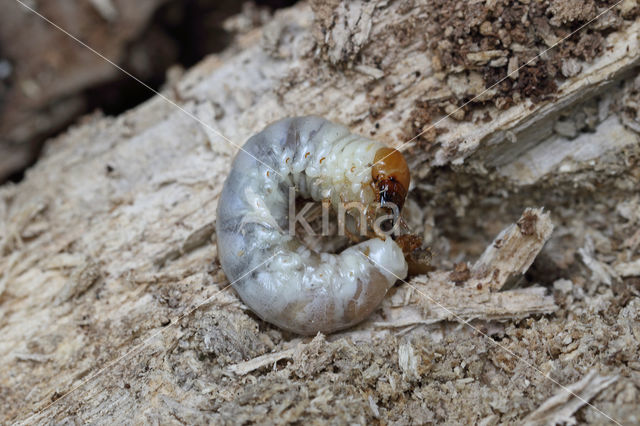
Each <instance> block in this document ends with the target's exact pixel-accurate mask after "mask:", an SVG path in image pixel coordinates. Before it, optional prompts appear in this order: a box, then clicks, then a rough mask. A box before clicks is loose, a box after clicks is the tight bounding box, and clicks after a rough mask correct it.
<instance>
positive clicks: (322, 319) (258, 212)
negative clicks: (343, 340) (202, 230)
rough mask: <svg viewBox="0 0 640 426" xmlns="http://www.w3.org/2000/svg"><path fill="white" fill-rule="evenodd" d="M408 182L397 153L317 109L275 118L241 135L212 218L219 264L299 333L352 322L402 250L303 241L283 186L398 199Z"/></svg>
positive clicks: (374, 242) (373, 243)
mask: <svg viewBox="0 0 640 426" xmlns="http://www.w3.org/2000/svg"><path fill="white" fill-rule="evenodd" d="M376 161H378V163H376ZM372 165H373V167H371V166H372ZM369 169H370V170H369ZM267 172H268V173H267ZM408 186H409V172H408V169H407V167H406V163H405V162H404V158H402V155H401V154H400V153H399V152H397V151H395V150H391V149H390V148H387V147H385V146H384V145H383V144H381V143H380V142H376V141H373V140H371V139H367V138H365V137H363V136H359V135H354V134H352V133H350V132H349V131H348V129H347V128H346V127H344V126H341V125H338V124H334V123H332V122H330V121H327V120H325V119H323V118H320V117H295V118H286V119H283V120H280V121H278V122H275V123H273V124H271V125H269V126H267V127H266V128H265V129H264V130H263V131H262V132H260V133H258V134H256V135H254V136H253V137H251V138H250V139H249V140H248V141H247V143H246V144H245V145H244V147H243V150H242V151H240V152H239V153H238V155H237V156H236V158H235V160H234V162H233V165H232V167H231V171H230V173H229V176H228V177H227V180H226V181H225V184H224V187H223V191H222V194H221V197H220V200H219V204H218V215H217V220H216V229H217V240H218V253H219V257H220V263H221V265H222V268H223V270H224V272H225V274H226V275H227V277H228V278H229V280H230V281H232V282H234V288H235V289H236V291H237V292H238V294H239V295H240V297H241V298H242V300H243V302H244V303H245V304H247V305H248V306H249V307H250V308H251V309H252V310H253V311H254V312H255V313H256V314H257V315H258V316H260V317H261V318H262V319H264V320H265V321H268V322H270V323H272V324H275V325H277V326H278V327H281V328H283V329H286V330H290V331H293V332H296V333H299V334H315V333H317V332H319V331H320V332H324V333H330V332H333V331H336V330H340V329H344V328H347V327H350V326H352V325H354V324H356V323H358V322H360V321H362V320H363V319H365V318H366V317H367V316H368V315H369V314H370V313H371V312H372V311H373V310H374V309H375V308H376V307H377V306H378V305H379V304H380V302H381V301H382V299H383V298H384V296H385V294H386V292H387V290H388V289H389V288H390V287H391V286H392V285H393V283H394V282H395V281H396V279H397V278H398V277H400V278H404V277H405V276H406V273H407V263H406V261H405V259H404V257H403V253H402V250H401V249H400V247H399V246H398V245H397V244H396V243H395V242H394V241H393V239H392V238H389V237H387V238H384V239H382V238H375V237H374V238H370V239H368V240H366V241H363V242H360V243H359V244H356V245H353V246H351V247H349V248H347V249H346V250H343V251H342V252H340V253H339V254H334V253H330V252H322V251H317V250H314V249H312V248H310V247H307V245H305V244H304V243H303V242H302V241H301V240H300V239H299V238H298V237H296V235H295V234H293V233H291V232H289V231H290V226H289V225H290V221H289V213H290V205H289V194H290V192H289V191H290V188H295V190H296V193H297V195H298V196H299V197H302V198H306V199H312V200H315V201H325V202H326V201H327V200H328V201H329V202H330V203H331V205H332V206H333V207H335V206H336V205H338V204H339V203H352V202H358V203H361V204H363V205H367V204H372V203H373V204H375V203H378V204H382V205H383V204H385V203H391V202H393V203H395V204H396V205H398V207H401V206H402V203H403V202H404V197H405V196H406V193H407V189H408ZM249 271H251V272H249ZM247 272H249V273H247Z"/></svg>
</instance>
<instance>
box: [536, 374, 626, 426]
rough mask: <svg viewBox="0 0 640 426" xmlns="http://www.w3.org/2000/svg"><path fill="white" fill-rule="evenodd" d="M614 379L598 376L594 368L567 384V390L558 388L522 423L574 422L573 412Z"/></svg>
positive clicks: (616, 377)
mask: <svg viewBox="0 0 640 426" xmlns="http://www.w3.org/2000/svg"><path fill="white" fill-rule="evenodd" d="M616 380H618V376H599V375H598V374H597V372H596V371H595V370H592V371H591V372H589V373H588V374H587V375H586V376H585V377H584V378H583V379H582V380H580V381H579V382H576V383H574V384H572V385H570V386H567V389H568V391H567V389H559V390H558V392H557V393H556V394H555V395H554V396H552V397H551V398H549V399H548V400H546V401H545V402H544V403H543V404H542V405H541V406H540V407H538V409H537V410H535V411H534V412H532V413H531V414H529V415H528V416H527V417H526V418H525V419H524V424H525V425H527V426H535V425H556V424H575V423H576V420H575V419H574V418H573V414H574V413H575V412H576V411H578V409H580V407H582V406H583V405H585V404H586V403H588V402H589V400H591V399H592V398H593V397H594V396H596V395H597V394H598V393H600V391H602V390H603V389H605V388H607V387H609V386H610V385H612V384H613V383H615V381H616ZM576 395H577V396H578V397H579V398H577V397H576Z"/></svg>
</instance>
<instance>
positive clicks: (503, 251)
mask: <svg viewBox="0 0 640 426" xmlns="http://www.w3.org/2000/svg"><path fill="white" fill-rule="evenodd" d="M552 231H553V224H552V223H551V219H550V217H549V213H548V212H543V209H541V208H540V209H527V210H525V211H524V213H523V214H522V217H521V218H520V219H519V220H518V221H517V222H516V223H514V224H512V225H510V226H509V227H507V228H506V229H505V230H503V231H502V232H501V233H500V234H499V235H498V236H497V237H496V238H495V240H494V241H493V242H492V243H491V244H490V245H489V246H488V247H487V248H486V250H485V251H484V253H483V254H482V256H480V258H479V259H478V260H477V261H476V263H475V264H474V265H473V266H472V267H471V268H469V267H468V266H467V265H466V264H458V265H456V268H455V269H454V270H453V271H435V272H432V273H431V274H429V275H428V276H425V275H422V276H418V277H416V278H414V279H413V280H411V281H410V282H409V283H407V284H406V285H403V286H401V287H400V288H398V290H397V291H396V293H395V294H394V295H393V296H392V297H391V298H388V299H387V301H386V302H385V303H384V305H383V310H384V312H383V315H384V316H385V317H386V320H385V321H377V322H376V323H375V325H376V326H378V327H384V328H398V327H407V326H414V325H416V324H421V323H422V324H431V323H434V322H438V321H443V320H450V321H468V320H471V319H483V320H504V319H508V318H523V317H527V316H529V315H532V314H544V313H550V312H554V311H555V310H556V309H557V306H556V304H555V302H554V300H553V297H552V296H550V295H547V291H546V289H545V288H543V287H540V286H533V287H527V288H517V289H513V290H507V291H500V290H504V289H505V287H506V286H508V285H509V284H510V283H512V282H514V281H516V280H517V279H518V278H520V277H521V276H522V275H523V274H524V273H525V272H526V271H527V269H529V267H530V266H531V264H532V263H533V261H534V259H535V257H536V256H537V255H538V253H539V252H540V250H542V247H543V246H544V244H545V242H546V241H547V240H548V239H549V237H550V236H551V233H552Z"/></svg>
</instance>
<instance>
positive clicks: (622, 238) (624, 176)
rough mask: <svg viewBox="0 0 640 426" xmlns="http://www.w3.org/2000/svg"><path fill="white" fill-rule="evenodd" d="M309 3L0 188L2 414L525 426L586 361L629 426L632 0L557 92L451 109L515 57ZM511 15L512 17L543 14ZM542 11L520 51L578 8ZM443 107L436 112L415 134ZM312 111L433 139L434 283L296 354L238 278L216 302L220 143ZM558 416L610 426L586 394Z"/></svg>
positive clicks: (414, 16)
mask: <svg viewBox="0 0 640 426" xmlns="http://www.w3.org/2000/svg"><path fill="white" fill-rule="evenodd" d="M567 1H568V0H567ZM563 2H564V1H563V0H555V1H553V2H551V3H553V4H556V3H563ZM321 3H322V2H313V3H312V5H313V6H314V7H313V9H312V8H311V7H310V5H309V4H306V3H304V2H303V3H300V4H298V5H296V6H295V7H292V8H290V9H286V10H283V11H281V12H278V13H277V14H276V15H275V16H274V17H273V19H272V20H271V21H270V22H269V23H268V24H267V25H265V26H264V27H251V26H248V27H243V28H244V29H243V30H242V32H241V33H240V34H238V35H237V39H236V41H235V43H234V45H233V46H231V47H230V48H229V49H228V50H226V51H225V52H223V53H221V54H219V55H212V56H210V57H208V58H206V59H205V60H204V61H202V62H201V63H200V64H198V65H196V66H195V67H193V68H192V69H190V70H189V71H187V72H186V74H185V75H183V76H180V77H177V78H176V79H174V80H172V81H170V82H168V84H167V86H166V88H165V90H164V92H163V95H165V96H167V97H168V98H169V99H171V100H172V101H174V102H176V105H178V106H179V107H180V108H182V109H179V108H176V107H175V105H172V104H170V103H167V102H166V100H165V99H163V98H161V97H155V98H153V99H152V100H150V101H148V102H146V103H144V104H142V105H140V106H139V107H137V108H135V109H133V110H131V111H129V112H127V113H125V114H123V115H121V116H119V117H102V116H100V115H99V114H95V115H92V116H88V117H86V118H85V119H83V120H82V122H80V123H78V124H76V125H75V126H73V127H72V128H71V129H69V131H68V132H67V133H65V134H63V135H61V136H59V137H58V138H56V139H55V140H51V141H50V142H49V144H48V146H47V150H46V153H45V156H44V158H43V159H42V160H41V161H40V162H39V163H38V164H37V165H36V166H35V167H34V168H33V169H31V170H29V172H28V173H27V176H26V178H25V180H24V181H23V182H21V183H20V184H19V185H5V186H3V187H2V188H0V229H1V230H2V232H1V234H0V333H1V334H2V339H0V371H2V372H3V373H2V374H1V375H0V395H1V396H2V397H1V398H0V412H1V413H2V415H3V417H4V420H6V421H8V422H13V421H22V422H24V423H45V422H50V421H53V422H60V423H64V422H80V423H85V422H92V421H95V422H100V421H103V422H110V423H120V422H130V423H205V422H208V423H249V422H261V423H271V422H280V423H285V422H299V423H307V422H311V421H312V420H314V419H321V420H329V419H332V420H333V419H335V421H336V422H339V423H360V424H364V423H371V422H374V421H376V420H380V421H382V420H384V421H385V422H388V423H400V424H405V423H417V424H424V423H428V422H451V423H480V422H483V423H484V424H494V423H499V422H502V423H517V422H520V421H522V420H523V419H524V418H525V417H526V416H527V415H529V414H531V413H532V412H534V410H536V408H538V407H539V406H540V404H541V403H542V402H543V401H544V400H546V399H548V398H549V397H551V396H552V392H553V389H554V387H553V386H551V385H550V382H549V381H548V379H547V378H546V377H545V374H549V375H551V376H553V377H554V380H557V381H558V382H559V383H562V384H569V383H576V382H580V380H582V378H583V377H584V376H585V375H587V373H588V372H589V371H592V370H597V371H599V372H600V373H599V374H602V375H603V376H618V377H619V379H618V380H617V381H616V382H615V383H613V384H611V385H609V386H608V387H607V388H606V389H604V390H602V391H601V392H600V393H599V395H598V397H597V399H596V400H592V402H593V403H594V404H596V405H597V406H598V408H599V409H602V410H603V411H605V412H607V413H608V414H611V415H612V416H613V417H614V418H615V419H616V420H618V421H620V422H622V423H625V422H626V423H632V422H633V419H634V418H635V417H634V416H637V400H638V395H640V391H639V389H640V363H638V361H637V353H638V342H639V341H640V299H639V298H638V291H639V290H638V276H637V272H636V271H637V268H635V266H634V265H636V263H637V260H638V257H639V256H640V255H639V254H638V251H637V250H638V247H639V246H640V234H639V233H638V231H637V230H638V227H639V226H640V217H639V216H638V214H637V212H638V211H640V208H639V206H640V205H639V200H638V198H637V188H638V183H639V182H640V175H639V174H638V172H637V170H638V158H640V157H639V153H640V143H639V139H638V133H637V129H636V128H635V127H634V126H635V125H636V124H634V123H637V122H638V121H637V120H638V118H637V117H638V116H637V115H636V114H637V113H636V112H637V109H635V108H636V105H637V104H638V96H639V93H640V80H639V79H638V78H637V77H636V75H635V74H634V72H635V71H636V70H637V68H635V67H637V66H638V64H639V61H640V44H639V39H638V37H639V35H638V28H639V27H638V25H639V23H638V21H637V19H636V15H635V13H636V12H634V10H635V9H634V8H635V7H637V2H634V1H628V0H625V1H624V2H623V3H624V5H620V6H619V8H618V9H616V10H615V12H616V13H614V14H613V15H611V17H610V19H609V20H607V21H602V22H601V21H598V25H602V26H603V27H602V28H603V29H602V30H597V29H594V30H593V31H594V32H597V33H598V36H599V37H601V38H598V40H600V42H601V43H602V44H601V47H602V49H596V51H595V53H594V56H593V57H591V56H584V57H581V56H579V55H575V54H571V55H570V56H569V57H567V58H564V59H562V58H561V62H560V63H561V64H563V67H562V70H560V72H561V73H564V74H566V75H564V74H563V75H564V77H563V78H560V74H558V79H557V80H558V81H557V87H556V88H557V90H555V91H554V89H553V87H554V85H553V84H548V86H547V88H546V89H545V90H546V92H544V93H542V94H539V96H537V97H536V99H535V101H534V100H533V99H531V98H529V97H527V96H523V95H518V96H516V95H515V93H512V94H509V96H506V95H505V94H504V93H503V92H497V91H496V92H495V93H493V94H486V93H485V94H483V95H482V96H481V99H478V100H476V101H474V102H473V103H472V104H470V105H468V106H466V107H465V109H464V114H461V113H459V112H456V108H457V105H458V104H459V103H460V102H461V100H464V99H468V98H469V97H470V96H476V95H480V94H482V91H483V90H484V89H485V88H486V87H487V86H486V84H485V82H484V80H483V77H482V74H480V73H479V71H478V70H483V69H484V68H482V67H489V68H496V69H503V70H505V71H506V69H507V68H509V67H510V68H511V69H512V70H513V68H514V66H515V65H514V63H515V60H511V57H517V55H515V53H517V52H516V51H517V50H518V49H524V48H525V46H523V45H518V43H516V42H512V43H511V44H510V45H509V46H508V49H507V48H505V49H484V48H482V49H481V47H482V46H481V45H480V44H478V46H477V48H474V49H475V50H472V51H470V52H467V53H473V54H472V55H471V56H470V57H467V61H468V62H462V63H460V64H455V63H453V64H449V65H447V64H446V63H445V64H443V63H440V64H437V63H435V62H434V61H436V59H434V58H436V57H437V55H434V54H432V49H441V48H440V47H438V46H431V45H430V44H429V43H428V40H425V37H424V30H425V28H427V26H428V25H429V24H430V23H432V22H431V21H433V20H434V19H435V18H433V16H430V15H429V10H432V9H429V8H433V7H435V6H434V4H435V3H434V2H421V1H392V2H389V1H372V2H360V1H354V2H326V4H325V5H324V6H322V7H320V6H319V5H320V4H321ZM455 3H456V4H459V5H460V6H457V7H461V8H464V7H468V8H474V9H478V8H480V6H482V5H481V4H480V3H478V2H469V5H467V3H464V2H463V3H461V2H455ZM589 3H593V8H594V10H597V7H600V6H598V5H599V4H600V3H598V2H589ZM501 4H502V3H501V2H499V1H497V2H486V5H489V6H491V7H498V6H500V5H501ZM486 5H485V6H486ZM496 5H498V6H496ZM518 5H519V6H518V7H522V9H518V8H512V9H509V10H507V11H506V12H509V13H515V12H513V11H514V10H516V11H517V10H521V11H522V10H525V9H526V8H533V7H534V6H535V7H538V3H536V2H524V1H523V2H519V3H518ZM489 6H486V7H489ZM556 6H557V5H556ZM438 7H441V8H445V7H454V6H451V2H447V1H443V2H441V3H438ZM483 7H484V6H483ZM549 7H550V6H549ZM464 10H466V11H467V12H468V13H467V15H469V16H471V15H472V14H471V12H470V10H471V9H464ZM549 10H550V12H549V14H550V16H551V18H549V17H547V18H544V17H543V18H540V19H543V20H542V21H540V22H537V23H536V24H535V25H534V23H532V22H528V21H527V17H526V16H524V15H523V16H520V17H518V20H517V22H521V23H522V22H528V24H527V25H528V28H534V27H535V28H544V31H542V33H541V35H540V37H537V36H536V37H537V38H536V40H537V41H535V43H545V41H544V40H547V41H548V42H551V41H552V40H553V39H554V37H557V35H556V32H562V31H566V30H567V28H569V27H570V26H571V25H574V24H577V23H578V22H582V21H580V19H583V18H581V17H580V16H577V17H574V16H572V15H570V14H567V13H565V12H566V11H565V12H561V10H560V8H558V7H554V8H552V9H549ZM562 10H564V9H562ZM314 11H315V15H314ZM438 11H439V10H438ZM506 12H505V13H506ZM523 13H524V12H523ZM461 14H462V15H463V16H465V13H463V12H461ZM454 15H455V14H454ZM425 16H426V17H427V18H429V19H427V18H425ZM455 16H457V15H455ZM455 16H454V17H455ZM543 16H546V15H544V14H543ZM507 17H508V16H506V15H505V19H506V18H507ZM553 18H555V20H553ZM451 19H453V18H451ZM483 19H487V21H486V22H488V24H485V23H484V21H480V22H477V23H469V25H470V28H472V29H473V31H475V32H473V34H474V36H473V37H479V41H482V40H487V39H488V38H490V37H494V36H492V35H491V33H492V32H493V31H494V30H493V25H494V24H495V25H496V26H498V25H499V22H497V21H496V20H493V18H491V17H490V15H487V16H486V17H484V18H483ZM544 19H547V21H548V22H547V21H545V20H544ZM489 20H491V22H489ZM552 20H553V22H551V21H552ZM452 22H457V21H455V20H454V21H452ZM496 22H497V23H496ZM517 22H516V21H514V25H515V26H518V25H520V24H517ZM567 23H569V24H567ZM451 25H452V28H453V27H454V26H455V25H454V24H451ZM461 25H462V27H463V29H464V25H466V24H461ZM522 25H524V24H522ZM563 25H565V26H563ZM445 26H446V25H445ZM496 28H497V27H496ZM458 30H460V29H459V28H453V29H452V30H451V31H452V33H451V34H455V33H456V31H458ZM460 31H462V30H460ZM470 31H471V30H470ZM442 33H443V34H445V33H446V34H448V32H447V30H446V28H443V31H442ZM463 33H464V31H462V32H461V34H462V35H463ZM430 34H431V33H430ZM464 34H466V33H464ZM507 35H508V34H507ZM430 37H431V36H430ZM505 37H506V36H505ZM505 40H506V38H505ZM441 41H442V42H443V43H444V42H446V40H441ZM587 41H589V40H587ZM467 42H468V40H467ZM585 43H586V42H585ZM472 44H473V43H472ZM578 44H579V43H577V42H575V41H574V46H575V49H578ZM445 45H446V43H445ZM536 46H537V45H536ZM445 47H446V46H445ZM538 47H539V46H538ZM495 50H501V51H502V50H504V51H505V52H509V55H512V56H510V58H509V59H508V60H506V61H505V60H503V58H505V59H506V58H507V57H506V56H500V55H502V53H501V52H500V53H498V52H494V51H495ZM380 52H382V53H380ZM487 52H488V53H487ZM514 52H515V53H514ZM581 54H582V53H581ZM487 55H488V56H487ZM505 55H506V53H505ZM442 59H443V58H438V59H437V61H440V62H442ZM444 59H446V58H444ZM485 60H486V61H488V62H487V63H484V62H485ZM437 61H436V62H437ZM493 61H497V62H493ZM518 61H519V62H518V63H520V59H518ZM562 61H564V62H562ZM492 62H493V65H492ZM465 67H470V68H465ZM478 67H480V68H478ZM501 67H502V68H501ZM487 72H489V71H487ZM527 75H528V76H531V70H530V69H527V68H523V69H521V70H520V71H519V73H518V76H517V77H515V78H510V80H513V81H521V80H518V79H524V78H525V77H526V76H527ZM507 97H508V98H509V100H507V99H506V98H507ZM449 105H451V106H449ZM443 111H444V112H445V113H447V111H449V112H448V113H451V114H452V115H451V117H449V118H446V119H445V120H444V121H442V122H440V123H438V124H437V126H436V129H432V128H431V127H430V126H431V125H433V124H435V123H436V122H437V121H436V120H437V119H438V118H439V117H442V116H443V114H442V113H443ZM185 112H186V114H185ZM312 113H313V114H319V115H324V116H326V117H327V118H329V119H332V120H334V121H338V122H342V123H344V124H346V125H348V126H350V127H351V128H352V129H353V131H354V132H359V133H362V134H364V135H367V136H370V137H373V138H376V139H379V140H382V141H386V142H388V143H389V144H391V145H394V146H396V147H398V146H400V145H401V143H402V141H405V140H408V139H410V138H411V137H413V136H415V135H416V134H417V132H422V131H423V130H426V132H425V134H424V135H422V136H421V137H419V138H417V139H416V140H414V141H412V142H411V144H410V149H409V151H408V153H409V155H408V156H409V158H410V161H411V166H412V172H413V175H412V176H413V180H414V182H415V183H414V186H413V187H412V190H411V192H410V199H409V201H408V202H407V215H408V216H407V223H409V225H410V226H411V227H412V229H413V230H414V231H415V232H418V233H421V234H423V235H424V237H425V241H427V242H428V243H429V244H430V245H431V246H432V248H433V251H434V253H435V255H434V267H435V268H436V272H434V273H432V274H431V275H429V276H428V277H424V276H418V277H414V278H412V279H410V280H409V281H408V284H399V285H398V286H397V287H396V288H395V289H394V291H393V292H391V293H390V295H389V297H388V298H387V300H386V301H385V302H384V305H383V307H382V308H381V309H380V310H378V311H377V312H376V313H375V314H374V315H373V316H372V317H371V319H370V320H368V321H367V322H365V323H363V324H361V325H360V326H358V327H356V328H354V329H353V330H348V331H346V332H344V333H341V334H336V335H332V336H326V337H325V336H322V335H319V336H316V337H315V338H314V339H312V340H310V341H309V340H308V339H306V340H304V341H303V342H302V343H301V344H300V345H298V341H297V340H296V339H298V337H296V336H291V335H289V334H287V333H284V332H282V331H280V330H278V329H275V328H273V327H271V326H269V325H268V324H265V323H263V322H261V321H259V320H258V319H257V318H255V317H254V316H252V315H251V313H250V312H249V311H248V310H247V309H246V307H245V306H244V305H243V304H242V303H241V302H240V301H239V300H238V299H237V297H236V296H235V294H234V293H233V291H232V290H226V291H224V292H222V293H220V294H218V292H219V291H220V290H222V289H224V288H225V286H226V285H227V284H228V283H227V281H226V279H225V277H224V274H223V272H222V271H221V270H220V267H219V264H218V263H217V261H216V254H217V253H216V251H217V248H216V245H215V243H214V241H215V234H214V226H213V225H214V223H215V211H216V206H217V199H218V195H219V193H220V190H221V186H222V182H223V181H224V178H225V176H226V174H227V172H228V169H229V166H230V161H231V158H232V156H233V154H234V153H235V152H236V150H237V146H233V145H231V144H229V143H228V142H226V141H225V140H224V139H222V138H221V137H220V135H219V134H218V132H219V133H221V134H223V135H225V136H226V137H228V138H229V139H230V140H231V141H234V142H235V143H236V144H241V143H242V142H243V141H244V140H246V138H247V137H248V136H250V135H251V134H252V133H254V132H256V131H258V130H260V129H261V128H262V127H263V126H264V125H266V124H267V123H269V122H271V121H273V120H275V119H278V118H281V117H283V116H287V115H301V114H312ZM427 116H429V117H427ZM194 117H195V118H197V120H194ZM198 120H199V121H198ZM456 120H461V121H456ZM212 129H213V130H212ZM634 197H635V198H634ZM527 206H540V207H544V212H543V211H542V210H541V209H539V208H538V209H532V210H526V211H525V208H526V207H527ZM523 211H525V213H524V214H523V215H522V218H521V219H520V220H517V218H518V216H519V215H521V214H522V212H523ZM515 220H517V222H516V224H515V225H510V224H512V223H513V222H514V221H515ZM551 222H553V227H552V225H551ZM552 228H553V232H552V233H551V229H552ZM501 230H504V231H503V232H502V233H501ZM496 235H499V237H498V238H497V239H495V240H494V238H495V236H496ZM545 241H546V244H545ZM543 246H544V247H543ZM483 253H484V254H483ZM475 259H479V260H477V261H476V263H475V264H472V262H473V261H474V260H475ZM532 262H533V264H532ZM469 265H471V266H469ZM523 273H524V276H523ZM518 278H523V279H524V281H525V282H524V285H521V283H518V282H517V279H518ZM532 284H533V285H532ZM479 286H481V287H482V288H479ZM417 290H420V292H422V293H424V294H426V295H429V296H430V297H431V298H429V297H421V295H420V294H419V292H418V291H417ZM431 299H433V300H431ZM205 301H206V303H204V304H202V303H203V302H205ZM434 301H435V302H437V303H434ZM200 304H202V305H201V306H200V307H199V308H198V309H195V310H194V311H193V312H192V313H189V312H190V310H191V309H192V308H194V307H197V306H199V305H200ZM440 305H441V306H440ZM442 306H446V307H447V308H448V310H444V309H442ZM187 313H189V314H187ZM396 313H400V315H402V318H401V319H402V321H400V320H398V319H397V318H396V317H394V315H396ZM460 318H462V319H464V320H465V321H471V320H478V321H481V323H480V324H478V327H479V329H481V330H482V331H483V333H482V334H480V333H475V332H474V330H472V329H469V328H468V327H467V326H466V325H465V324H464V323H462V324H460V323H459V320H460ZM495 320H500V321H495ZM474 324H476V323H475V322H474ZM151 336H153V338H150V337H151ZM487 336H490V338H496V339H499V342H500V346H496V345H494V344H492V343H491V342H489V341H488V340H487V339H488V338H489V337H487ZM292 342H295V343H292ZM142 343H144V344H142ZM141 344H142V345H141ZM292 344H294V346H291V345H292ZM136 345H139V346H136ZM132 348H136V350H135V351H133V352H131V353H129V351H130V350H131V349H132ZM506 349H508V351H506ZM125 354H126V356H124V357H123V358H122V359H121V358H119V357H121V356H123V355H125ZM531 366H535V367H536V368H535V369H534V368H531ZM101 368H102V369H104V370H101ZM234 371H235V372H234ZM96 372H99V374H97V375H95V376H94V374H95V373H96ZM541 372H542V373H541ZM589 377H591V376H589ZM88 378H91V381H90V382H89V383H85V382H84V380H87V379H88ZM591 378H592V377H591ZM70 390H73V392H72V393H70V394H69V393H68V392H69V391H70ZM573 408H576V409H577V408H578V407H577V406H572V409H573ZM574 411H575V410H574ZM574 411H571V413H570V414H569V415H572V416H575V417H576V418H579V419H580V420H585V421H588V422H602V421H603V418H602V417H599V414H598V413H597V412H596V411H594V410H593V409H592V408H591V407H589V406H584V407H582V408H580V409H579V410H578V411H577V412H575V413H574ZM536 418H537V417H536Z"/></svg>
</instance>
